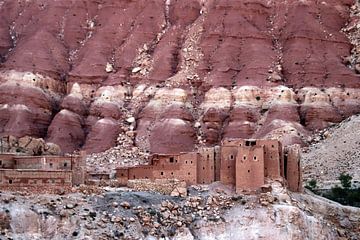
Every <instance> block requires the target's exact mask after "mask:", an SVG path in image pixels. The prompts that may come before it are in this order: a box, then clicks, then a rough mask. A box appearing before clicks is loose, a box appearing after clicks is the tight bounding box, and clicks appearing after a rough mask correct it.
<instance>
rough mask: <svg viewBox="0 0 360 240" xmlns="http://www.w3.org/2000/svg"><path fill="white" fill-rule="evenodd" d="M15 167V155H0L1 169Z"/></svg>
mask: <svg viewBox="0 0 360 240" xmlns="http://www.w3.org/2000/svg"><path fill="white" fill-rule="evenodd" d="M14 165H15V162H14V155H13V154H0V168H4V169H13V168H14Z"/></svg>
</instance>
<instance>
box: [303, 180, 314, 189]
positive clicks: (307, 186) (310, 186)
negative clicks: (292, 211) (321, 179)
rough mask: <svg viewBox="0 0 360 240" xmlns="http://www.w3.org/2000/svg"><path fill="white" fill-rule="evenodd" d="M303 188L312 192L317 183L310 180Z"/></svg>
mask: <svg viewBox="0 0 360 240" xmlns="http://www.w3.org/2000/svg"><path fill="white" fill-rule="evenodd" d="M305 187H306V188H307V189H309V190H310V191H314V190H315V189H317V181H316V179H311V180H310V181H308V182H307V183H306V186H305Z"/></svg>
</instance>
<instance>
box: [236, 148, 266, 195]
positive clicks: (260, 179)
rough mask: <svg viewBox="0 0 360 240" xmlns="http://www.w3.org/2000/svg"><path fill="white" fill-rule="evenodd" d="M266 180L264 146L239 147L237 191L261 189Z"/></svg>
mask: <svg viewBox="0 0 360 240" xmlns="http://www.w3.org/2000/svg"><path fill="white" fill-rule="evenodd" d="M264 181H265V177H264V146H241V147H239V151H238V153H237V156H236V184H235V188H236V192H241V191H242V190H251V191H253V190H256V189H259V188H260V187H261V186H262V185H263V184H264Z"/></svg>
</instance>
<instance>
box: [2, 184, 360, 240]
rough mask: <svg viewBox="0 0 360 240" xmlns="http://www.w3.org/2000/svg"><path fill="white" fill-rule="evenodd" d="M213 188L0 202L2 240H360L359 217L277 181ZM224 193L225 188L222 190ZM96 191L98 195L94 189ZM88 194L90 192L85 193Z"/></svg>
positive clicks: (11, 197) (9, 197)
mask: <svg viewBox="0 0 360 240" xmlns="http://www.w3.org/2000/svg"><path fill="white" fill-rule="evenodd" d="M218 187H219V185H216V184H213V185H209V186H206V187H205V186H194V187H193V188H190V189H189V196H187V197H186V198H182V197H171V196H167V195H161V194H158V193H149V192H136V191H129V189H117V190H116V191H111V190H110V191H109V189H107V191H104V190H105V189H102V190H103V192H102V191H101V189H98V190H100V191H101V192H98V193H97V194H95V195H94V194H91V195H86V191H87V190H91V189H86V188H83V189H82V191H84V192H85V194H83V193H73V194H68V195H66V196H59V195H34V194H29V195H26V194H22V195H19V194H16V193H9V192H3V193H2V194H1V195H0V203H1V206H0V220H1V221H0V234H1V235H0V237H3V238H6V239H7V238H13V239H94V238H96V239H146V240H153V239H176V240H179V239H180V240H181V239H183V240H193V239H201V240H213V239H224V240H225V239H226V240H228V239H239V240H241V239H281V240H282V239H284V240H287V239H298V240H303V239H324V240H329V239H334V240H335V239H359V238H358V237H359V232H360V228H359V224H358V223H359V220H360V210H359V209H358V208H354V207H347V206H342V205H340V204H337V203H334V202H331V201H328V200H326V199H324V198H321V197H319V196H316V195H312V194H310V195H309V194H296V193H290V192H288V191H287V190H286V189H285V188H283V187H282V186H281V184H280V183H278V182H274V183H272V184H271V186H270V185H269V186H268V188H270V190H268V191H266V192H263V193H261V194H259V195H234V194H233V193H232V192H231V191H229V189H228V188H224V187H221V189H222V190H220V189H219V188H218ZM224 189H227V190H225V191H224ZM93 190H94V189H93ZM87 193H89V192H87Z"/></svg>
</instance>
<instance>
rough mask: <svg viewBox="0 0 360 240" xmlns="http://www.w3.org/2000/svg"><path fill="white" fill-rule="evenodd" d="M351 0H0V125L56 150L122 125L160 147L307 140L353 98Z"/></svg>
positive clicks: (104, 137) (357, 97) (79, 145)
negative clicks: (248, 140) (227, 140)
mask: <svg viewBox="0 0 360 240" xmlns="http://www.w3.org/2000/svg"><path fill="white" fill-rule="evenodd" d="M352 4H355V3H354V2H353V1H350V0H324V1H319V2H317V1H297V0H290V1H267V2H259V1H256V0H251V1H225V0H220V1H213V0H211V1H200V0H186V1H176V0H167V1H162V0H152V1H150V2H149V1H145V0H140V1H106V2H104V3H102V2H98V1H88V2H86V3H85V2H81V1H70V2H69V1H60V2H53V1H50V2H38V1H35V0H32V1H25V0H22V1H11V0H4V1H1V2H0V16H1V21H0V22H1V23H0V63H1V66H0V134H1V135H12V136H16V137H18V138H21V137H24V136H31V137H36V138H43V139H45V140H46V141H47V142H52V143H55V144H57V145H58V146H60V148H61V150H62V152H72V151H74V150H80V149H85V150H87V152H101V151H104V150H106V149H109V148H111V147H114V146H116V145H118V144H120V145H121V143H119V142H117V138H118V136H117V135H119V134H120V135H126V134H128V136H131V138H132V142H133V147H139V148H141V150H142V151H144V152H147V151H149V152H156V153H176V152H182V151H190V150H192V149H195V148H197V147H199V146H204V145H214V144H218V143H219V142H220V141H221V140H222V139H224V138H228V137H243V138H251V137H257V138H265V137H273V138H279V139H281V140H282V142H283V144H284V145H287V144H293V143H300V144H303V145H306V144H307V141H306V139H307V137H308V135H309V133H310V132H311V131H313V130H318V129H322V128H325V127H328V126H330V125H332V124H333V123H337V122H340V121H341V120H343V119H344V118H346V117H348V116H350V115H352V114H355V113H359V112H360V108H359V105H360V92H359V91H360V90H359V89H360V77H359V75H358V73H359V71H358V70H359V67H358V65H359V64H358V61H357V60H358V57H357V56H358V55H359V54H358V46H352V45H351V44H357V43H358V42H357V40H356V39H357V38H356V36H357V35H356V34H358V25H359V24H358V18H357V15H358V10H357V5H354V6H352ZM347 36H348V37H349V38H348V37H347ZM130 117H132V118H133V119H135V121H133V122H131V123H128V122H127V121H126V119H128V118H130Z"/></svg>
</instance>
